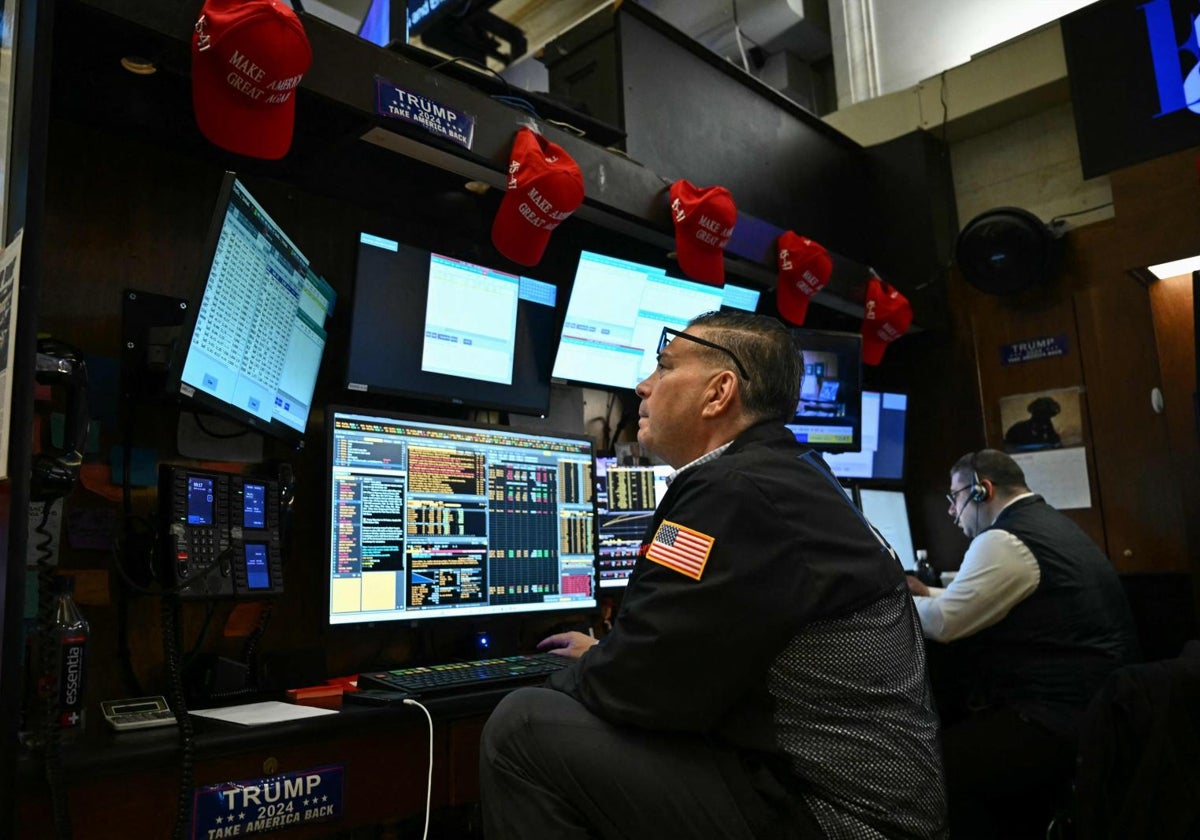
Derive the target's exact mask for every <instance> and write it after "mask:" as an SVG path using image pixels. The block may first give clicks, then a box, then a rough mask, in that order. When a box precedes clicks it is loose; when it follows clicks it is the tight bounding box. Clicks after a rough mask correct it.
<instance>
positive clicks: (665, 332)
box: [658, 327, 750, 382]
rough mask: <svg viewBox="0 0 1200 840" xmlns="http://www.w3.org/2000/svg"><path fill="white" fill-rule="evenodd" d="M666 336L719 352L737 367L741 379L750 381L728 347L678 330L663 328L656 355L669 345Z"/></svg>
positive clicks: (739, 360)
mask: <svg viewBox="0 0 1200 840" xmlns="http://www.w3.org/2000/svg"><path fill="white" fill-rule="evenodd" d="M667 336H678V337H679V338H686V339H687V340H688V341H694V342H696V343H697V344H700V345H703V346H704V347H709V348H711V349H713V350H720V351H721V352H722V353H724V354H725V355H726V356H728V357H729V358H731V359H733V363H734V364H735V365H737V370H738V373H739V374H741V377H742V379H744V380H746V381H747V382H749V381H750V374H748V373H746V368H745V366H744V365H743V364H742V360H741V359H739V358H738V357H737V356H735V355H734V353H733V351H732V350H730V349H729V348H728V347H722V346H721V345H720V344H715V343H713V342H711V341H705V340H704V339H703V338H699V337H698V336H694V335H691V334H689V333H685V332H682V331H680V330H673V329H671V328H670V327H663V330H662V335H660V336H659V337H658V353H659V355H662V351H663V350H664V349H666V346H667V345H668V344H670V343H671V339H669V338H667Z"/></svg>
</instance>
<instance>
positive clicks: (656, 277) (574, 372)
mask: <svg viewBox="0 0 1200 840" xmlns="http://www.w3.org/2000/svg"><path fill="white" fill-rule="evenodd" d="M723 300H724V297H723V292H722V290H721V289H719V288H717V287H716V286H706V285H704V284H703V283H696V282H694V281H691V280H680V279H679V278H676V277H668V276H667V273H666V270H665V269H661V268H652V267H650V266H647V265H642V264H641V263H636V262H630V261H629V260H622V259H617V258H616V257H608V256H604V255H603V254H595V253H592V252H590V251H582V252H580V255H579V266H578V268H577V270H576V272H575V283H574V285H573V286H572V288H571V297H570V300H569V301H568V302H567V314H566V318H565V320H564V323H563V328H562V335H561V337H560V338H559V343H558V355H557V356H556V357H555V360H554V378H555V379H560V380H563V381H567V382H573V383H577V384H583V385H599V386H601V387H605V388H634V387H636V386H637V384H638V383H639V382H641V381H642V380H643V379H645V378H646V377H647V376H649V375H650V373H651V372H652V371H653V370H654V366H655V364H656V361H657V358H658V339H659V337H660V336H661V335H662V328H663V327H674V328H675V329H683V328H684V327H685V326H686V325H687V323H688V321H690V320H691V319H692V318H695V317H696V316H697V315H700V314H702V313H704V312H712V311H715V310H718V309H720V308H721V304H722V302H723Z"/></svg>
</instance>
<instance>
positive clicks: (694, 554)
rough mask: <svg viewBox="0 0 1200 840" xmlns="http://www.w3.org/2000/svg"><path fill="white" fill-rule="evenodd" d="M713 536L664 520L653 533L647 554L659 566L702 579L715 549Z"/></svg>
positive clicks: (695, 578) (694, 578)
mask: <svg viewBox="0 0 1200 840" xmlns="http://www.w3.org/2000/svg"><path fill="white" fill-rule="evenodd" d="M712 547H713V538H712V537H710V536H709V535H708V534H702V533H700V532H699V531H693V530H692V529H691V528H685V527H684V526H682V525H679V524H676V523H674V522H667V521H664V522H663V523H662V524H661V525H659V526H658V531H657V532H656V533H655V534H654V541H653V542H651V543H650V550H649V551H647V552H646V557H648V558H649V559H651V560H653V561H654V562H655V563H657V564H659V565H660V566H666V567H667V568H668V569H674V570H675V571H677V572H679V573H680V574H684V575H687V576H688V577H690V578H692V579H693V580H700V575H702V574H704V564H705V563H707V562H708V553H709V552H710V551H712Z"/></svg>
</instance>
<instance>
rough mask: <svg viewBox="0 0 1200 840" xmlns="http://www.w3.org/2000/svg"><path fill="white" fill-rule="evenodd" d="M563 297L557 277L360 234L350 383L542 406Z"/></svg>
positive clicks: (474, 401)
mask: <svg viewBox="0 0 1200 840" xmlns="http://www.w3.org/2000/svg"><path fill="white" fill-rule="evenodd" d="M557 300H558V292H557V289H556V288H555V287H554V285H553V284H551V283H545V282H543V281H541V280H535V279H533V278H530V277H521V276H518V275H516V274H509V273H508V272H504V271H498V270H496V269H494V268H488V267H487V266H482V265H476V264H475V263H471V262H467V261H466V260H461V259H457V258H455V257H452V256H447V255H443V254H435V253H431V252H430V251H427V250H425V249H423V248H415V247H412V246H409V245H404V244H401V243H399V242H395V241H393V240H391V239H387V238H385V237H382V236H375V235H373V234H368V233H363V234H361V235H360V236H359V243H358V264H357V268H356V270H355V284H354V306H353V308H352V311H351V315H350V347H349V351H348V353H347V357H346V388H347V389H348V390H351V391H357V392H361V393H382V394H396V395H401V396H410V397H418V398H421V399H426V400H432V401H435V402H446V403H454V404H458V405H466V406H471V407H473V408H486V409H498V410H500V411H514V412H519V413H521V414H544V413H545V412H546V410H547V409H548V407H549V405H550V366H551V363H552V362H553V353H554V338H555V334H556V333H555V327H556V326H557V309H556V302H557Z"/></svg>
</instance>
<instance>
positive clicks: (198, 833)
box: [192, 765, 343, 840]
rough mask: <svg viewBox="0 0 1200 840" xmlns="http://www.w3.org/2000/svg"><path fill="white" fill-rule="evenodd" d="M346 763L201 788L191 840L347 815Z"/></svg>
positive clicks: (213, 839)
mask: <svg viewBox="0 0 1200 840" xmlns="http://www.w3.org/2000/svg"><path fill="white" fill-rule="evenodd" d="M342 771H343V768H342V766H341V765H334V766H329V767H318V768H316V769H313V770H301V771H299V772H297V773H284V774H281V775H278V776H270V777H268V778H263V779H244V780H242V781H236V782H222V783H221V784H219V785H209V786H208V787H201V788H196V789H195V791H194V793H193V800H192V802H193V806H192V840H218V838H223V837H245V836H247V835H251V834H265V833H267V832H269V831H278V830H279V829H282V828H292V827H294V826H298V825H308V824H310V823H320V822H330V821H331V820H339V819H341V818H342Z"/></svg>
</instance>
